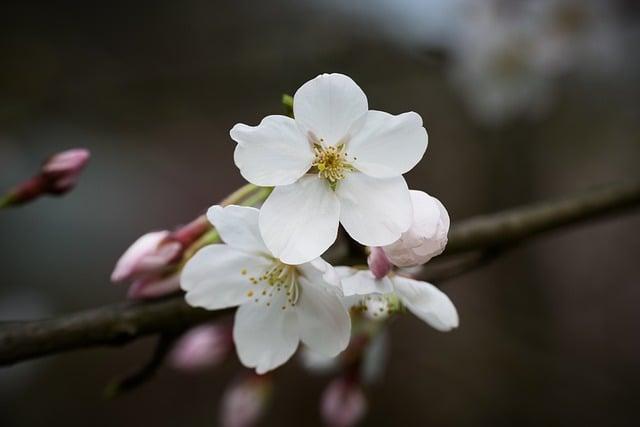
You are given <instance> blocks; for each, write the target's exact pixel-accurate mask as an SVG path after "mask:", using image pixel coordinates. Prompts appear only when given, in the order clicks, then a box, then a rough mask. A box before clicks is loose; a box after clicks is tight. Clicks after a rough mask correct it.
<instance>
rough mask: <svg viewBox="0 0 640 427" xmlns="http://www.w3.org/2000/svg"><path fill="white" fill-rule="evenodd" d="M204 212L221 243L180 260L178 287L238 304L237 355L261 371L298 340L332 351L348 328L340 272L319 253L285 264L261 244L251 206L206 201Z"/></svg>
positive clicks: (194, 299)
mask: <svg viewBox="0 0 640 427" xmlns="http://www.w3.org/2000/svg"><path fill="white" fill-rule="evenodd" d="M207 216H208V218H209V220H210V221H211V223H212V224H214V225H215V227H216V229H217V230H218V232H219V233H220V236H221V238H222V240H223V241H224V242H225V244H214V245H209V246H205V247H204V248H202V249H201V250H200V251H198V252H197V253H196V255H195V256H194V257H193V258H191V259H190V260H189V261H188V262H187V264H186V265H185V267H184V269H183V272H182V278H181V286H182V289H184V290H185V291H186V292H187V294H186V301H187V303H189V304H190V305H192V306H194V307H203V308H206V309H208V310H219V309H223V308H228V307H235V306H239V308H238V310H237V311H236V315H235V322H234V328H233V340H234V343H235V345H236V350H237V353H238V357H239V358H240V361H241V362H242V363H243V364H244V365H245V366H247V367H250V368H255V370H256V372H257V373H258V374H262V373H265V372H267V371H270V370H272V369H274V368H277V367H278V366H280V365H282V364H283V363H285V362H286V361H287V360H289V358H290V357H291V356H292V355H293V353H294V352H295V351H296V349H297V347H298V343H299V342H300V341H302V342H303V343H304V344H306V345H307V346H308V347H310V348H311V349H313V350H314V351H316V352H318V353H321V354H324V355H326V356H335V355H337V354H338V353H340V352H341V351H343V350H344V349H345V348H346V347H347V345H348V343H349V337H350V333H351V320H350V318H349V314H348V312H347V310H346V309H345V307H344V306H343V305H342V302H341V299H340V298H341V290H340V286H339V278H338V276H337V274H336V273H335V271H334V270H333V267H331V266H330V265H329V264H328V263H326V262H325V261H323V260H322V259H320V258H318V259H316V260H314V261H312V262H310V263H305V264H301V265H295V266H294V265H289V264H285V263H283V262H282V261H281V260H279V259H278V258H277V257H275V256H274V255H273V254H272V253H271V252H270V251H269V250H268V249H267V247H266V246H265V244H264V242H263V240H262V237H261V236H260V231H259V228H258V210H257V209H255V208H249V207H241V206H233V205H232V206H228V207H225V208H222V207H221V206H213V207H211V208H210V209H209V211H208V213H207Z"/></svg>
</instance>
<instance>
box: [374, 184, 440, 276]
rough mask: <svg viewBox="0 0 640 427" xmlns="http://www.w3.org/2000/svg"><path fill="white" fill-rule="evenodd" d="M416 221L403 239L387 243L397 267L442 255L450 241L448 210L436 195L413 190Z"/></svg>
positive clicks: (390, 255) (414, 218)
mask: <svg viewBox="0 0 640 427" xmlns="http://www.w3.org/2000/svg"><path fill="white" fill-rule="evenodd" d="M410 193H411V202H412V203H413V223H412V224H411V227H409V229H408V230H407V231H405V232H404V233H402V236H400V239H399V240H398V241H396V242H394V243H392V244H390V245H387V246H385V247H384V252H385V254H386V255H387V257H388V258H389V260H390V261H391V262H392V263H393V264H395V265H397V266H398V267H410V266H413V265H419V264H424V263H426V262H427V261H429V260H430V259H431V258H433V257H434V256H436V255H440V254H441V253H442V252H443V251H444V248H445V246H446V245H447V233H448V232H449V214H448V213H447V210H446V209H445V207H444V206H443V205H442V203H440V201H439V200H438V199H436V198H435V197H431V196H430V195H428V194H427V193H425V192H423V191H415V190H411V192H410Z"/></svg>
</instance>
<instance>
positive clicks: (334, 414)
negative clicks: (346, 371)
mask: <svg viewBox="0 0 640 427" xmlns="http://www.w3.org/2000/svg"><path fill="white" fill-rule="evenodd" d="M366 412H367V400H366V398H365V396H364V393H363V391H362V388H361V386H360V384H359V383H358V382H357V381H355V380H354V379H351V378H337V379H335V380H333V381H332V382H331V383H330V384H329V386H328V387H327V388H326V389H325V391H324V393H323V394H322V397H321V401H320V413H321V415H322V418H323V419H324V421H325V423H327V424H328V425H329V426H331V427H351V426H354V425H356V424H357V423H358V422H359V421H360V420H361V419H362V418H363V417H364V415H365V414H366Z"/></svg>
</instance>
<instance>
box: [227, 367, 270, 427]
mask: <svg viewBox="0 0 640 427" xmlns="http://www.w3.org/2000/svg"><path fill="white" fill-rule="evenodd" d="M271 389H272V384H271V377H270V376H268V375H262V376H259V375H255V374H249V375H247V376H246V377H244V378H243V379H240V380H238V381H236V382H235V383H233V384H232V385H231V387H229V388H228V389H227V390H226V391H225V393H224V395H223V396H222V402H221V410H220V424H221V425H222V427H251V426H254V425H256V423H257V422H258V421H259V420H260V418H261V417H262V415H263V414H264V411H265V409H266V407H267V403H268V401H269V398H270V396H271Z"/></svg>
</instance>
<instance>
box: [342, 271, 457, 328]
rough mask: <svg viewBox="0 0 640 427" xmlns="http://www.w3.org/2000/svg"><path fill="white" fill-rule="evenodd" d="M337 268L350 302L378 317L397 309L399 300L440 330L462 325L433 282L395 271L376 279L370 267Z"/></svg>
mask: <svg viewBox="0 0 640 427" xmlns="http://www.w3.org/2000/svg"><path fill="white" fill-rule="evenodd" d="M336 271H337V272H338V273H339V275H340V276H341V277H342V279H341V281H342V291H343V293H344V295H345V297H346V298H347V301H350V303H351V304H359V305H360V306H361V307H363V308H365V309H366V310H367V311H368V312H370V313H371V316H372V317H374V318H375V317H378V318H386V316H388V315H389V312H390V311H392V310H391V308H394V311H395V306H397V299H399V300H400V302H401V303H402V304H403V305H404V306H405V307H406V308H407V309H408V310H409V311H410V312H411V313H413V314H414V315H416V316H417V317H418V318H420V319H421V320H423V321H424V322H426V323H428V324H429V325H431V326H432V327H433V328H435V329H437V330H439V331H443V332H446V331H450V330H451V329H454V328H457V327H458V323H459V320H458V312H457V311H456V308H455V306H454V305H453V303H452V302H451V300H450V299H449V297H448V296H447V295H446V294H445V293H444V292H442V291H441V290H440V289H438V288H436V287H435V286H433V285H432V284H430V283H427V282H422V281H419V280H414V279H410V278H408V277H403V276H400V275H398V274H395V273H390V274H388V275H387V276H385V277H383V278H381V279H376V278H375V276H374V275H373V273H371V271H369V270H357V269H354V268H350V267H337V268H336ZM356 296H360V297H359V298H357V297H356ZM374 314H376V315H375V316H374Z"/></svg>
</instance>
